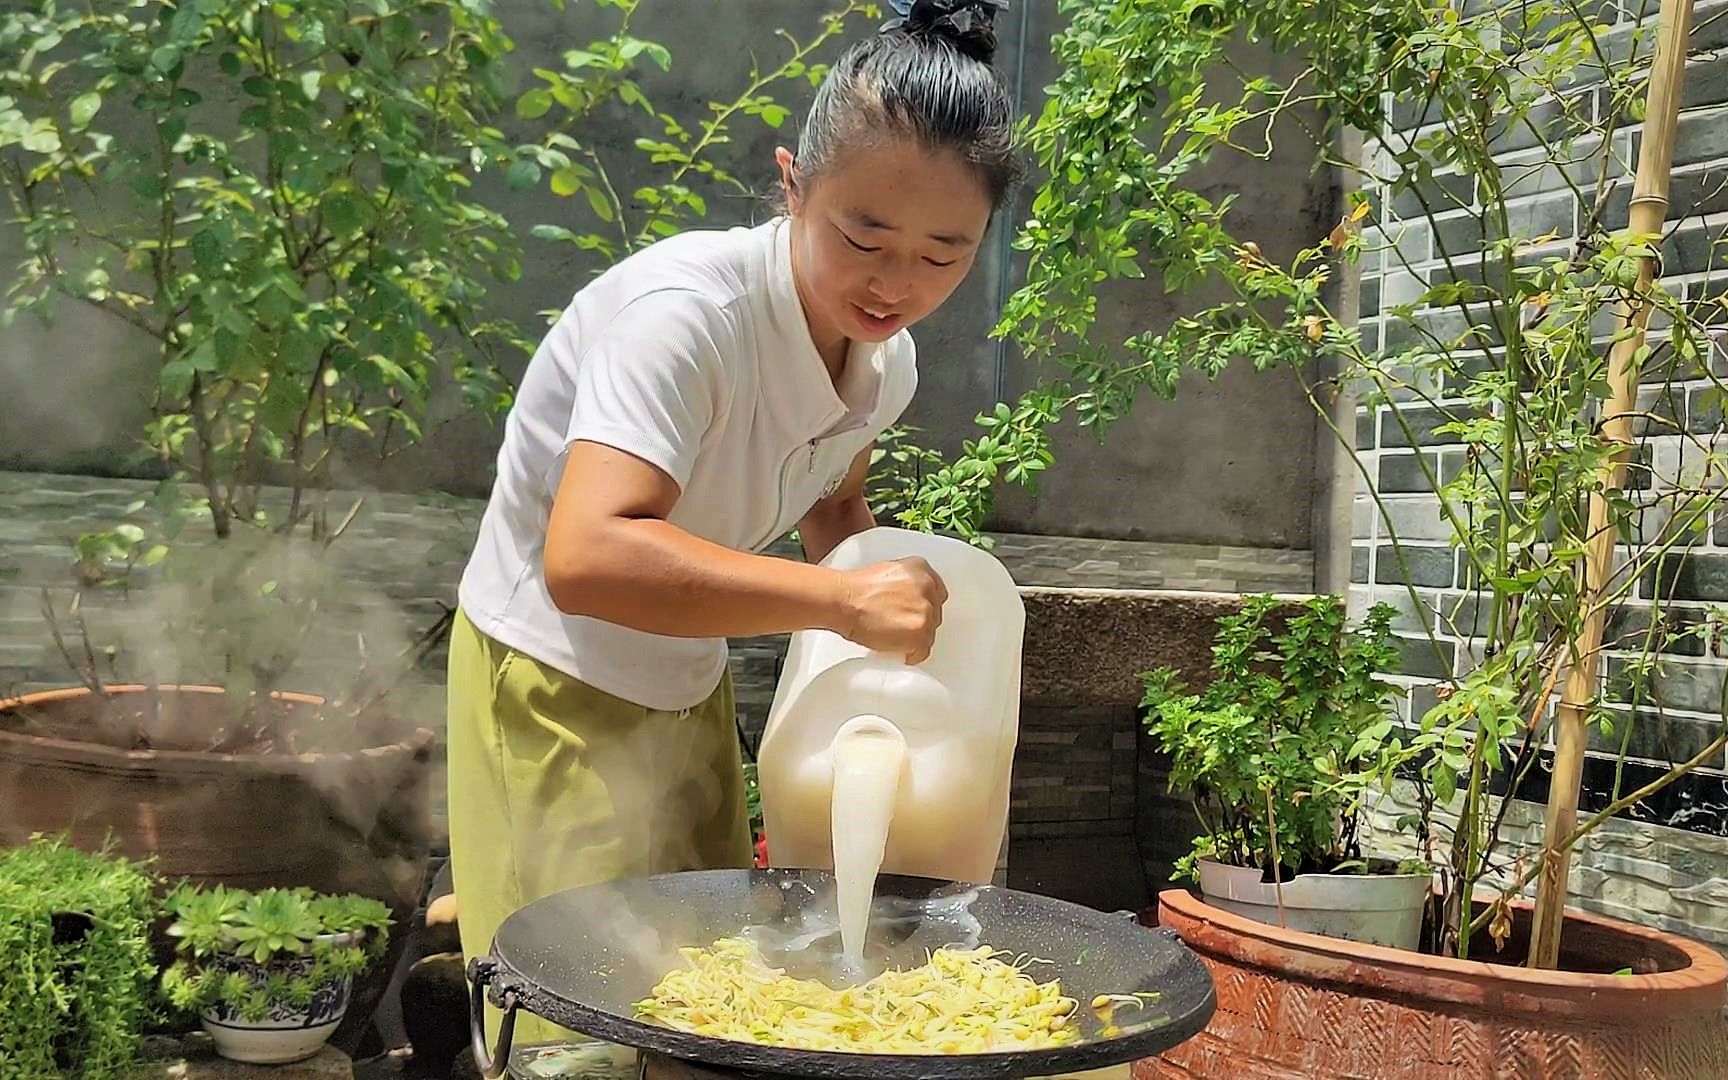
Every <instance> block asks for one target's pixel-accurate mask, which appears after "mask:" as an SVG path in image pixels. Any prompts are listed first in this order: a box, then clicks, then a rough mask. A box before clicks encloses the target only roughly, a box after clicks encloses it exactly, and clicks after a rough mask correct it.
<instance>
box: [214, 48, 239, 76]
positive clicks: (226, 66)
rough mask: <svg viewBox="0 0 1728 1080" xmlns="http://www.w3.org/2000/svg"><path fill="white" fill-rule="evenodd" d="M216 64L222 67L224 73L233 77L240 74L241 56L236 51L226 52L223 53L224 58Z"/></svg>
mask: <svg viewBox="0 0 1728 1080" xmlns="http://www.w3.org/2000/svg"><path fill="white" fill-rule="evenodd" d="M216 66H218V67H220V68H221V69H222V74H224V75H228V76H231V77H232V76H235V75H238V74H240V57H239V56H238V55H237V54H235V53H231V52H225V53H223V54H222V58H221V59H220V60H218V61H216Z"/></svg>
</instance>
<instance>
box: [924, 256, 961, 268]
mask: <svg viewBox="0 0 1728 1080" xmlns="http://www.w3.org/2000/svg"><path fill="white" fill-rule="evenodd" d="M924 261H925V262H927V263H929V264H930V265H931V266H953V265H954V263H955V262H956V261H957V260H955V259H949V260H948V261H947V262H940V261H938V260H936V259H932V258H930V257H928V256H926V257H925V259H924Z"/></svg>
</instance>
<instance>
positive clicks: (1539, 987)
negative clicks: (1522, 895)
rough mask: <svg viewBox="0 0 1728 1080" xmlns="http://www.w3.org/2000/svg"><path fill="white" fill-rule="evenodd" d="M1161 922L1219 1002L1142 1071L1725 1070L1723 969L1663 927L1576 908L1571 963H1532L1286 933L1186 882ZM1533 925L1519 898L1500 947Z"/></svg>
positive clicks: (1276, 1078)
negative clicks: (1204, 896) (1199, 893)
mask: <svg viewBox="0 0 1728 1080" xmlns="http://www.w3.org/2000/svg"><path fill="white" fill-rule="evenodd" d="M1158 922H1159V924H1160V925H1162V926H1166V927H1169V928H1171V929H1173V930H1175V931H1176V933H1177V934H1178V935H1179V936H1180V937H1181V938H1182V941H1183V942H1184V943H1185V944H1186V945H1187V946H1188V947H1189V948H1191V949H1193V950H1194V951H1195V952H1197V953H1198V954H1199V955H1200V958H1201V959H1202V960H1203V961H1205V963H1206V965H1207V967H1208V968H1210V969H1211V971H1212V977H1213V982H1214V983H1215V985H1216V986H1217V991H1218V1009H1217V1012H1216V1013H1214V1014H1213V1017H1212V1020H1211V1022H1210V1023H1209V1024H1208V1025H1207V1026H1206V1030H1205V1031H1203V1032H1201V1033H1200V1034H1199V1035H1197V1036H1195V1037H1194V1038H1193V1039H1190V1040H1189V1041H1188V1042H1186V1043H1184V1044H1182V1045H1181V1046H1178V1047H1176V1048H1175V1049H1173V1050H1170V1051H1168V1052H1167V1053H1165V1054H1164V1055H1163V1056H1162V1057H1160V1058H1156V1059H1151V1060H1147V1061H1142V1062H1139V1063H1137V1064H1136V1065H1135V1066H1134V1076H1135V1077H1136V1080H1154V1078H1157V1080H1177V1078H1182V1080H1192V1078H1199V1077H1229V1078H1231V1080H1296V1078H1298V1077H1326V1078H1328V1080H1430V1078H1432V1080H1475V1078H1478V1077H1495V1078H1501V1077H1504V1078H1508V1080H1510V1078H1517V1080H1562V1078H1565V1080H1720V1078H1722V1077H1725V1076H1728V1021H1725V1020H1724V1019H1723V1015H1722V1009H1723V1005H1724V1002H1725V1001H1728V962H1725V961H1724V960H1723V958H1722V956H1721V955H1720V954H1718V953H1717V952H1715V951H1714V950H1712V949H1709V948H1707V947H1706V946H1703V945H1700V944H1697V943H1695V942H1691V941H1688V940H1686V939H1684V938H1680V937H1676V936H1674V935H1672V934H1664V933H1660V932H1658V931H1655V930H1648V929H1645V928H1643V927H1638V926H1633V925H1630V924H1627V923H1622V922H1616V921H1614V920H1611V919H1605V918H1600V917H1598V916H1593V915H1585V914H1582V913H1570V912H1569V913H1568V914H1567V918H1566V928H1565V932H1564V936H1563V938H1562V948H1563V952H1562V955H1561V966H1562V968H1563V969H1564V970H1561V971H1533V970H1530V969H1527V968H1523V967H1516V966H1511V965H1510V964H1499V963H1496V964H1490V963H1485V962H1482V961H1477V960H1471V961H1463V960H1455V959H1450V958H1444V957H1437V956H1427V955H1424V954H1422V953H1417V952H1406V951H1404V950H1401V949H1389V948H1384V947H1381V946H1377V945H1363V944H1357V943H1354V942H1348V941H1341V940H1337V939H1333V938H1326V937H1320V936H1317V935H1314V934H1304V933H1298V932H1296V931H1291V930H1282V929H1279V928H1278V927H1277V926H1270V925H1266V924H1264V923H1259V922H1255V921H1252V920H1250V919H1245V918H1242V917H1241V916H1238V915H1232V914H1230V913H1229V912H1226V911H1223V910H1220V909H1218V908H1215V907H1212V906H1211V905H1209V904H1207V903H1205V902H1204V901H1202V900H1201V899H1199V898H1198V897H1196V896H1193V895H1192V894H1190V893H1188V892H1186V891H1184V890H1172V891H1168V892H1164V893H1161V894H1160V895H1159V897H1158ZM1528 933H1529V906H1528V905H1520V906H1519V908H1518V909H1517V911H1516V912H1515V918H1514V926H1513V933H1512V937H1511V939H1510V940H1508V942H1507V945H1506V949H1505V952H1504V953H1502V954H1501V955H1502V956H1505V957H1507V958H1513V957H1517V956H1521V955H1522V954H1523V951H1524V947H1525V945H1526V943H1527V942H1528ZM1481 948H1482V949H1483V950H1484V952H1486V953H1488V954H1492V953H1493V949H1494V946H1493V944H1492V942H1490V941H1489V940H1488V939H1487V938H1486V936H1485V935H1484V936H1483V938H1482V941H1481ZM1623 968H1632V969H1634V970H1648V969H1651V968H1654V971H1655V973H1654V974H1647V975H1615V974H1612V972H1615V971H1618V970H1621V969H1623Z"/></svg>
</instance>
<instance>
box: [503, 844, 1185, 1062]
mask: <svg viewBox="0 0 1728 1080" xmlns="http://www.w3.org/2000/svg"><path fill="white" fill-rule="evenodd" d="M876 896H877V901H876V905H875V908H874V909H873V912H872V925H871V929H870V937H871V946H870V949H869V950H868V953H867V964H868V966H869V971H868V972H867V973H874V971H877V970H881V969H883V968H884V967H887V966H890V965H891V966H894V967H910V966H916V965H917V964H921V963H923V962H924V960H925V959H926V958H927V954H928V952H929V951H930V950H934V949H937V948H941V947H943V946H945V945H967V946H976V945H980V944H982V945H989V946H991V947H993V948H995V949H999V950H1001V951H1003V952H1006V953H1011V954H1015V955H1020V954H1025V955H1029V956H1033V957H1037V958H1039V959H1041V960H1045V961H1048V963H1047V964H1038V965H1035V966H1034V967H1033V968H1032V969H1031V974H1033V976H1034V977H1035V978H1037V979H1038V980H1039V981H1040V982H1043V981H1048V980H1049V979H1052V978H1055V979H1060V980H1061V983H1062V992H1063V993H1064V994H1066V995H1068V996H1069V997H1072V998H1075V999H1076V1000H1078V1001H1079V1002H1080V1010H1079V1013H1078V1015H1077V1017H1076V1023H1077V1024H1078V1026H1079V1033H1080V1037H1079V1038H1078V1039H1077V1040H1076V1041H1075V1042H1073V1043H1070V1044H1068V1045H1065V1046H1061V1047H1056V1048H1052V1049H1046V1050H1034V1051H1022V1052H1013V1053H989V1054H958V1055H937V1054H932V1055H901V1054H858V1053H818V1052H813V1051H808V1050H795V1049H788V1048H782V1047H773V1046H760V1045H756V1044H753V1043H743V1042H732V1041H729V1040H725V1039H716V1038H711V1037H707V1036H699V1035H690V1034H685V1033H683V1032H678V1031H672V1030H669V1029H667V1028H663V1027H659V1026H656V1025H653V1024H649V1023H646V1022H643V1021H639V1020H637V1019H635V1018H634V1015H633V1008H632V1006H633V1005H634V1003H635V1002H637V1001H639V1000H641V999H642V998H644V997H646V996H648V994H649V993H650V991H651V990H652V988H653V987H654V985H655V984H656V983H657V982H659V981H660V979H661V978H662V977H663V976H664V975H665V974H666V973H667V972H668V971H671V970H672V969H674V968H675V967H677V966H679V963H680V960H679V957H678V954H677V950H678V949H679V948H680V947H686V946H706V945H710V944H712V943H713V942H714V941H715V940H716V939H718V938H722V937H732V936H737V935H739V934H740V933H741V932H745V931H746V928H749V929H748V935H749V936H753V937H755V938H756V940H757V941H758V943H759V944H760V945H761V946H762V949H763V952H764V954H765V955H766V956H767V958H768V960H769V962H770V963H772V964H774V965H775V966H778V967H784V968H786V969H787V970H788V972H789V973H791V974H793V975H796V976H805V977H814V978H823V979H827V980H830V981H831V982H832V981H833V980H835V979H837V978H842V977H844V976H843V975H842V973H841V971H840V969H839V968H838V966H837V965H838V953H839V939H838V934H837V933H835V932H833V923H834V899H833V878H832V876H831V875H829V874H827V873H822V872H817V871H808V870H712V871H697V872H689V873H680V874H668V875H664V876H661V877H652V878H638V879H633V880H629V881H621V882H613V883H609V884H605V885H596V886H590V887H588V888H582V889H573V890H570V891H568V892H563V893H558V894H556V895H553V896H549V897H547V898H545V899H543V900H539V901H536V902H534V903H532V904H529V905H528V906H527V907H524V908H522V909H521V910H519V911H517V912H516V913H514V914H513V915H511V916H510V917H509V918H508V919H506V920H505V921H504V924H503V925H502V926H501V927H500V928H499V930H498V933H497V935H496V937H494V939H493V943H492V952H491V955H489V956H485V957H479V958H476V959H475V960H474V961H473V962H472V963H471V964H470V965H469V978H470V981H471V983H472V989H473V994H472V1011H473V1014H474V1015H473V1017H472V1019H473V1022H474V1024H475V1054H476V1057H477V1058H478V1059H479V1061H480V1063H481V1067H482V1069H483V1070H485V1071H486V1072H487V1075H489V1076H497V1075H500V1074H501V1073H502V1071H503V1069H504V1064H505V1061H507V1060H508V1057H509V1038H510V1033H511V1030H512V1028H513V1026H514V1016H515V1013H516V1012H517V1011H518V1010H526V1011H528V1012H531V1013H534V1014H535V1015H537V1016H541V1017H544V1018H545V1019H547V1020H550V1021H552V1022H553V1023H555V1024H558V1025H560V1026H562V1027H565V1028H569V1029H571V1030H573V1031H578V1032H581V1033H583V1034H586V1035H590V1036H593V1037H595V1038H598V1039H602V1040H605V1041H607V1042H610V1043H615V1044H620V1045H624V1046H630V1047H635V1048H637V1049H639V1050H643V1051H646V1052H649V1053H652V1054H661V1055H665V1056H667V1057H672V1058H676V1059H679V1060H683V1061H687V1062H691V1063H695V1064H698V1065H703V1066H708V1067H719V1068H725V1069H732V1070H737V1071H741V1072H747V1073H748V1072H754V1073H766V1074H770V1075H778V1076H802V1077H832V1078H859V1080H864V1078H878V1077H880V1078H883V1080H923V1078H935V1077H940V1078H943V1080H967V1078H974V1077H1021V1076H1048V1075H1052V1074H1055V1073H1062V1072H1071V1071H1078V1070H1085V1069H1096V1068H1103V1067H1105V1066H1109V1065H1115V1064H1120V1063H1122V1062H1127V1061H1133V1060H1135V1059H1138V1058H1143V1057H1149V1056H1152V1055H1155V1054H1158V1053H1160V1052H1162V1051H1164V1050H1167V1049H1169V1048H1170V1047H1172V1046H1175V1045H1176V1044H1178V1043H1180V1042H1182V1041H1184V1040H1185V1039H1188V1038H1189V1037H1191V1036H1193V1035H1194V1034H1196V1033H1197V1032H1199V1031H1200V1030H1201V1029H1202V1028H1203V1027H1205V1025H1206V1022H1207V1020H1209V1019H1210V1018H1211V1015H1212V1010H1213V1008H1214V1006H1215V1004H1216V999H1215V997H1214V993H1213V987H1212V980H1211V977H1210V976H1209V975H1208V973H1207V971H1206V969H1205V967H1204V966H1202V965H1201V963H1200V961H1199V959H1198V958H1197V957H1195V956H1194V954H1193V953H1191V952H1189V951H1188V949H1187V948H1185V947H1184V946H1183V945H1182V944H1181V943H1180V942H1179V941H1177V940H1176V939H1175V937H1174V936H1173V935H1172V934H1170V933H1169V932H1167V931H1159V930H1148V929H1146V928H1144V927H1142V926H1140V925H1138V924H1137V923H1136V922H1134V920H1133V919H1132V918H1131V917H1126V916H1124V915H1120V914H1118V915H1107V914H1104V913H1102V912H1098V911H1094V910H1092V909H1090V908H1083V907H1080V906H1078V905H1075V904H1070V903H1066V902H1064V901H1060V900H1053V899H1050V898H1048V897H1042V896H1035V895H1031V894H1028V893H1021V892H1014V891H1011V890H1008V889H999V888H994V887H991V886H969V885H958V884H954V883H951V882H939V881H930V880H926V879H921V878H903V877H888V876H884V877H882V878H880V879H878V881H877V883H876ZM1144 991H1151V992H1153V993H1155V994H1156V995H1157V997H1156V998H1155V999H1153V1000H1151V1001H1150V1003H1149V1004H1146V1005H1145V1006H1143V1007H1134V1006H1124V1007H1120V1008H1118V1009H1116V1010H1115V1014H1114V1017H1113V1022H1114V1025H1115V1028H1116V1030H1114V1031H1112V1032H1111V1033H1110V1034H1108V1035H1106V1034H1105V1033H1104V1031H1103V1030H1102V1026H1103V1025H1102V1023H1101V1022H1100V1020H1099V1018H1098V1017H1097V1016H1096V1015H1095V1014H1094V1013H1093V1010H1092V1009H1091V1008H1089V1007H1088V1006H1089V1005H1090V1002H1091V1001H1092V999H1093V997H1094V996H1095V995H1098V994H1134V993H1139V992H1144ZM482 994H486V995H489V996H490V999H491V1001H492V1003H493V1004H494V1005H496V1006H497V1007H499V1008H500V1009H503V1010H505V1020H504V1024H503V1028H502V1030H501V1031H500V1036H499V1040H500V1045H499V1047H498V1049H497V1053H496V1055H495V1056H494V1055H492V1054H489V1053H488V1052H487V1049H486V1047H485V1037H484V1031H483V1028H482V1027H481V1026H480V1015H481V1012H482Z"/></svg>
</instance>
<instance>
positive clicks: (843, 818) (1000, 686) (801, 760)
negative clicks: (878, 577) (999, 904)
mask: <svg viewBox="0 0 1728 1080" xmlns="http://www.w3.org/2000/svg"><path fill="white" fill-rule="evenodd" d="M909 556H917V557H920V558H922V559H924V560H925V561H926V562H928V563H929V564H930V566H931V568H932V569H934V570H935V571H936V574H937V576H939V577H940V578H941V579H942V581H943V583H944V584H945V585H946V586H947V589H948V601H947V603H946V604H945V605H944V606H943V611H942V625H941V627H940V628H939V629H938V630H937V632H936V641H935V646H934V649H933V650H932V652H931V654H930V657H929V659H928V660H926V661H924V662H923V663H921V664H918V665H915V666H914V665H908V664H907V663H906V662H905V659H904V658H903V657H900V656H889V655H886V654H882V653H873V652H871V651H869V650H867V649H865V648H864V647H863V646H860V645H856V644H853V643H852V642H850V641H847V640H846V639H845V638H842V637H840V636H839V635H838V634H834V633H831V632H829V631H825V630H805V631H801V632H799V633H796V634H794V635H792V643H791V648H790V650H789V652H788V653H787V657H786V665H785V668H784V670H783V671H782V673H781V676H780V682H779V686H778V688H777V689H776V691H775V695H774V704H773V707H772V709H771V710H770V711H769V714H768V727H767V731H766V733H765V734H764V736H763V739H762V747H761V752H760V754H759V755H758V767H757V771H758V781H759V783H760V785H761V793H762V813H763V819H764V820H763V825H764V830H765V831H766V833H767V837H768V856H769V859H770V861H772V862H773V863H774V865H776V866H783V867H801V868H810V869H821V870H833V871H834V872H835V875H836V878H837V879H838V885H839V898H840V899H839V903H840V922H841V927H842V932H843V936H844V937H845V938H846V942H845V946H846V952H847V954H848V955H851V956H858V955H860V953H859V949H860V947H861V945H862V935H863V925H864V921H865V919H866V918H867V914H868V910H869V903H870V897H871V892H872V889H873V887H874V883H875V879H876V875H877V873H878V872H883V873H890V874H909V875H914V876H919V877H931V878H940V879H944V880H954V881H965V882H979V883H985V882H989V881H990V879H991V877H992V876H993V874H994V872H995V867H996V860H997V856H998V855H999V854H1000V852H1001V848H1002V837H1003V833H1004V831H1005V830H1006V828H1007V823H1008V782H1009V777H1010V772H1011V770H1012V766H1013V760H1014V744H1015V740H1016V738H1017V736H1018V734H1019V727H1020V657H1021V648H1022V644H1023V641H1024V637H1025V629H1026V609H1025V607H1024V605H1022V603H1021V602H1020V594H1019V591H1018V590H1017V589H1016V588H1015V585H1014V580H1013V578H1012V577H1010V576H1009V574H1008V571H1007V569H1006V568H1004V567H1003V565H1002V564H1001V563H1000V562H999V561H997V560H996V558H995V557H994V556H992V555H990V554H989V553H988V552H986V551H983V550H981V549H979V548H976V547H973V546H972V545H970V544H967V543H964V542H962V541H959V540H953V539H949V538H946V537H940V536H932V535H929V534H926V533H918V532H910V531H907V530H905V529H893V528H876V529H871V530H869V531H867V532H863V533H860V534H858V535H856V536H853V537H851V538H849V539H847V540H846V541H845V542H843V543H842V544H840V545H839V546H838V547H836V548H835V549H834V551H833V552H832V553H831V554H830V555H829V556H828V558H827V559H825V560H824V561H823V565H824V566H829V567H832V568H835V569H841V570H847V569H857V568H861V567H865V566H871V565H875V564H877V563H882V562H888V561H891V560H894V559H901V558H906V557H909Z"/></svg>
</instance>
